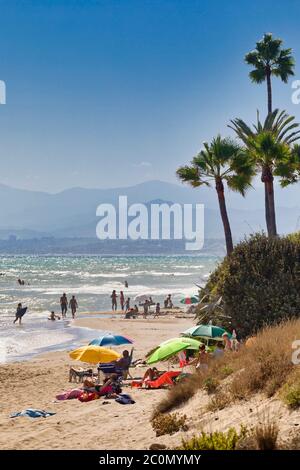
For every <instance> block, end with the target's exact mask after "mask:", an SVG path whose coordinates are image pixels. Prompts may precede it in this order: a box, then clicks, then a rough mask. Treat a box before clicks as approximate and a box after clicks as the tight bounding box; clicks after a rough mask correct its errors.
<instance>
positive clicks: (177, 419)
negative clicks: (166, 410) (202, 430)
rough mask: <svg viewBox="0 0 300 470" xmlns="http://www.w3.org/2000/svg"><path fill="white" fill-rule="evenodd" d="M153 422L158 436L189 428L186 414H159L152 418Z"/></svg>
mask: <svg viewBox="0 0 300 470" xmlns="http://www.w3.org/2000/svg"><path fill="white" fill-rule="evenodd" d="M151 423H152V427H153V429H154V431H155V432H156V437H159V436H163V435H164V434H174V433H176V432H178V431H187V430H188V426H187V424H186V415H183V416H179V415H178V414H177V413H173V414H167V415H162V414H158V415H156V416H155V417H154V418H153V419H152V421H151Z"/></svg>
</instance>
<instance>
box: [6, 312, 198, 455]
mask: <svg viewBox="0 0 300 470" xmlns="http://www.w3.org/2000/svg"><path fill="white" fill-rule="evenodd" d="M76 324H77V325H78V326H83V327H89V328H94V329H95V330H111V331H114V332H118V333H120V334H124V335H127V336H129V337H131V338H133V339H134V348H135V351H134V358H135V359H138V358H143V357H144V355H145V353H146V352H147V351H149V350H150V349H152V348H153V347H154V346H156V345H157V344H159V343H160V342H161V341H163V340H166V339H168V338H171V337H174V336H177V335H178V334H179V333H180V332H181V331H183V330H184V329H186V328H187V327H189V326H190V325H191V324H192V320H191V319H187V318H175V317H174V316H168V317H166V318H160V319H159V320H157V319H155V320H152V319H149V320H143V319H141V318H139V319H137V320H123V319H120V318H81V319H78V320H76ZM95 336H97V335H96V332H95ZM118 350H119V351H122V346H121V347H119V348H118ZM72 364H73V365H75V366H77V367H78V366H80V365H82V364H81V363H78V362H73V361H72V360H71V359H70V358H69V356H68V354H67V352H54V353H49V354H47V355H43V356H38V357H36V358H34V359H33V360H31V361H26V362H18V363H11V364H9V365H1V366H0V377H1V381H0V393H1V397H2V400H1V408H0V448H1V449H118V448H122V449H145V448H148V447H149V445H150V444H151V443H153V442H157V438H156V437H155V433H154V432H153V430H152V427H151V424H150V422H149V418H150V416H151V413H152V410H153V407H154V405H155V404H156V403H157V402H158V401H159V400H160V399H161V397H162V396H163V395H164V394H165V393H166V391H165V390H151V391H149V390H136V389H132V390H131V388H129V387H124V392H126V393H127V392H128V393H130V394H131V395H132V397H133V399H134V400H135V401H136V403H135V404H134V405H128V406H122V405H120V404H118V403H116V402H115V401H114V400H109V404H106V405H103V404H102V403H103V401H104V400H102V399H100V400H95V401H94V402H89V403H81V402H79V401H78V400H69V401H64V402H58V401H56V400H55V396H56V395H57V394H58V393H60V392H62V391H64V390H68V389H70V388H76V385H75V384H74V383H73V384H70V383H69V382H68V370H69V366H70V365H72ZM164 367H165V366H164ZM143 371H145V368H134V369H132V374H133V376H135V377H140V376H141V375H143ZM25 408H38V409H44V410H47V411H53V412H55V413H56V414H55V415H54V416H51V417H48V418H45V419H43V418H39V419H30V418H27V417H18V418H13V419H12V418H10V417H9V415H10V413H12V412H17V411H21V410H22V409H25ZM167 440H168V439H167Z"/></svg>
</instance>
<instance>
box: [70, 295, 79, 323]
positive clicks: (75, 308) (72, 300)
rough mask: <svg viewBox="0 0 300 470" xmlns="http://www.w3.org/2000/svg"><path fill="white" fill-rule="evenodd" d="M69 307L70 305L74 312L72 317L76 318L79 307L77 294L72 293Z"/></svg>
mask: <svg viewBox="0 0 300 470" xmlns="http://www.w3.org/2000/svg"><path fill="white" fill-rule="evenodd" d="M69 307H70V309H71V312H72V318H73V319H74V318H75V313H76V310H77V308H78V303H77V300H76V298H75V295H72V298H71V300H70V304H69Z"/></svg>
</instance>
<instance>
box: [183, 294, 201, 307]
mask: <svg viewBox="0 0 300 470" xmlns="http://www.w3.org/2000/svg"><path fill="white" fill-rule="evenodd" d="M180 303H182V304H184V305H191V304H198V303H199V297H198V296H197V295H192V296H187V297H183V298H182V299H181V300H180Z"/></svg>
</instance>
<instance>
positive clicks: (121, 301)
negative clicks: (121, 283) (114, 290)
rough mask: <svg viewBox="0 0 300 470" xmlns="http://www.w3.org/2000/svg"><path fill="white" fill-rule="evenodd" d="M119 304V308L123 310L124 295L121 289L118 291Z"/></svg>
mask: <svg viewBox="0 0 300 470" xmlns="http://www.w3.org/2000/svg"><path fill="white" fill-rule="evenodd" d="M120 305H121V310H122V311H123V310H124V305H125V297H124V293H123V291H122V290H121V292H120Z"/></svg>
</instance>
